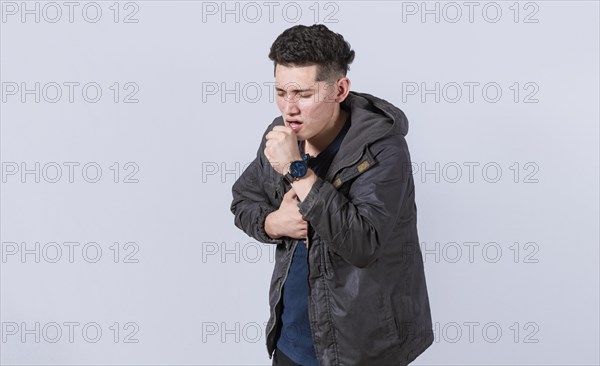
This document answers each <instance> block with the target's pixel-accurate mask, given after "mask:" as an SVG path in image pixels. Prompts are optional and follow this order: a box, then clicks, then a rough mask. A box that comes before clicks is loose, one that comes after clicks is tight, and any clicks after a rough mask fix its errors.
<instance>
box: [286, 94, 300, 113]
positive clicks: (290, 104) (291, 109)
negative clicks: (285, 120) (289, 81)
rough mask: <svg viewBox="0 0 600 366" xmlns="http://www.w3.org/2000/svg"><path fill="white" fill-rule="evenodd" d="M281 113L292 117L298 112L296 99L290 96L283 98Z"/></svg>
mask: <svg viewBox="0 0 600 366" xmlns="http://www.w3.org/2000/svg"><path fill="white" fill-rule="evenodd" d="M283 111H284V112H285V114H287V115H294V114H298V113H299V112H300V109H299V108H298V98H294V97H291V96H288V97H285V98H284V101H283Z"/></svg>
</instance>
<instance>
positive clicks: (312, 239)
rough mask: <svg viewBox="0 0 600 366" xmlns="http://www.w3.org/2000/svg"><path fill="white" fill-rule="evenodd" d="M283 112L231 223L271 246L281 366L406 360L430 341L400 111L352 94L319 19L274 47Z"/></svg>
mask: <svg viewBox="0 0 600 366" xmlns="http://www.w3.org/2000/svg"><path fill="white" fill-rule="evenodd" d="M269 58H270V59H271V60H273V63H274V65H275V72H274V73H275V81H276V85H275V88H276V92H277V96H276V98H277V106H278V107H279V110H280V111H281V116H280V117H277V118H275V120H274V121H273V122H272V123H271V125H270V126H269V127H268V128H267V129H266V131H265V133H264V134H263V139H262V142H261V145H260V147H259V149H258V152H257V157H256V159H254V161H253V162H252V163H251V164H250V165H249V166H248V168H247V169H246V170H245V171H244V173H243V174H242V175H241V176H240V178H239V179H238V180H237V181H236V182H235V184H234V185H233V188H232V193H233V201H232V203H231V211H232V212H233V214H234V215H235V225H236V226H237V227H239V228H240V229H242V230H243V231H244V232H245V233H247V234H248V235H250V236H252V237H253V238H255V239H256V240H258V241H260V242H263V243H272V244H275V245H277V247H276V261H275V267H274V270H273V276H272V279H271V287H270V295H269V298H270V307H271V317H270V319H269V322H268V324H267V329H266V333H267V334H266V339H267V341H266V343H267V350H268V352H269V357H272V358H273V365H405V364H408V363H409V362H411V361H413V360H414V359H415V358H416V357H417V356H418V355H419V354H421V353H422V352H423V351H425V349H427V348H428V347H429V346H430V345H431V343H432V342H433V333H432V330H431V315H430V309H429V300H428V295H427V288H426V283H425V275H424V270H423V261H422V256H421V251H420V248H419V240H418V235H417V209H416V205H415V192H414V183H413V179H412V174H411V164H410V155H409V152H408V147H407V145H406V141H405V139H404V136H405V135H406V133H407V132H408V121H407V119H406V117H405V116H404V113H403V112H402V111H401V110H400V109H398V108H396V107H395V106H393V105H392V104H390V103H388V102H386V101H385V100H382V99H379V98H376V97H374V96H371V95H369V94H364V93H356V92H351V91H350V80H349V79H348V78H347V77H346V75H347V71H348V68H349V67H348V65H349V64H350V63H352V61H353V59H354V51H353V50H351V49H350V45H349V44H348V43H347V42H346V41H345V40H344V38H343V37H342V36H341V35H339V34H336V33H334V32H332V31H330V30H329V29H328V28H327V27H325V26H324V25H313V26H310V27H307V26H302V25H298V26H294V27H292V28H290V29H287V30H286V31H284V32H283V33H282V34H281V35H280V36H279V37H278V38H277V39H276V40H275V42H274V43H273V45H272V47H271V50H270V53H269Z"/></svg>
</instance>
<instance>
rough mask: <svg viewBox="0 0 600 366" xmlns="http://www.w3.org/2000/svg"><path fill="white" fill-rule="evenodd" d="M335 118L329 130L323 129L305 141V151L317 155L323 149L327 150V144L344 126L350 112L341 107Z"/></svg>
mask: <svg viewBox="0 0 600 366" xmlns="http://www.w3.org/2000/svg"><path fill="white" fill-rule="evenodd" d="M336 114H337V116H335V120H334V122H333V124H332V125H331V127H329V128H328V129H327V130H324V131H322V132H321V133H320V134H319V136H315V137H313V138H311V139H309V140H306V141H304V152H305V153H307V154H309V155H310V156H312V157H315V156H317V155H318V154H320V153H321V151H323V150H325V149H326V148H327V146H329V144H330V143H331V142H332V141H333V140H334V139H335V137H336V136H337V135H338V133H339V132H340V131H341V130H342V127H344V123H345V122H346V120H347V119H348V112H346V111H345V110H343V109H342V108H341V107H340V108H339V109H338V112H337V113H336Z"/></svg>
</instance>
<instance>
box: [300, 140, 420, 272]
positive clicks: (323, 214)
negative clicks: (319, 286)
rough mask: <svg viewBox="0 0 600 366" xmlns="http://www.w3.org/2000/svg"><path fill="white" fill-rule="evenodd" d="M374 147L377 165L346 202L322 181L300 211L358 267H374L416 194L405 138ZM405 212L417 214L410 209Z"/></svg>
mask: <svg viewBox="0 0 600 366" xmlns="http://www.w3.org/2000/svg"><path fill="white" fill-rule="evenodd" d="M379 142H380V143H377V142H376V143H375V144H373V145H371V146H372V147H370V148H371V152H372V153H373V156H374V158H375V161H376V164H375V165H374V166H372V167H371V168H369V169H368V170H366V171H364V172H363V173H362V174H361V175H359V176H358V177H357V178H356V179H355V180H354V181H352V182H350V184H351V187H350V191H349V193H348V197H346V196H345V195H344V194H343V193H341V192H339V191H338V190H337V189H336V188H335V187H334V186H333V185H332V184H331V183H329V182H327V181H325V180H323V179H321V178H317V181H316V182H315V184H314V185H313V187H312V188H311V190H310V191H309V193H308V195H307V196H306V197H305V199H304V201H302V202H301V203H300V204H299V205H298V207H299V209H300V213H301V214H302V216H303V218H304V219H305V220H307V221H309V222H310V224H311V226H312V227H313V228H314V230H315V232H316V233H317V234H319V236H320V237H321V239H322V240H323V241H324V242H325V243H327V245H329V246H330V249H332V251H333V252H335V253H336V254H338V255H340V256H341V257H342V258H344V259H345V260H346V261H348V262H349V263H351V264H353V265H355V266H357V267H361V268H362V267H365V266H367V265H369V264H370V263H371V262H373V261H375V259H377V256H378V252H379V249H380V248H381V246H382V244H383V243H385V242H386V238H387V237H388V236H389V235H390V233H391V232H392V231H393V230H394V229H397V228H395V227H394V224H395V223H396V222H397V219H398V217H399V215H400V214H401V210H402V207H403V206H406V205H407V203H408V202H406V197H409V196H410V195H411V194H413V192H411V190H413V189H414V183H413V181H412V172H411V171H410V167H411V165H410V155H409V153H408V147H407V145H406V141H405V140H404V137H402V136H397V135H396V136H390V137H386V138H384V139H382V140H379ZM405 209H407V210H408V209H412V208H410V207H406V208H405Z"/></svg>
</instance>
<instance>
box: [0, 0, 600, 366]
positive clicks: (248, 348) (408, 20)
mask: <svg viewBox="0 0 600 366" xmlns="http://www.w3.org/2000/svg"><path fill="white" fill-rule="evenodd" d="M8 3H10V2H5V1H3V2H2V7H3V8H2V9H3V10H2V11H3V13H2V16H3V18H2V23H1V27H0V29H1V38H0V41H1V48H0V51H1V58H0V60H1V81H2V90H3V98H4V99H3V101H2V104H1V107H2V111H1V126H2V127H1V143H2V147H1V154H2V156H1V160H2V163H3V166H2V171H3V175H4V176H3V179H4V180H3V182H2V190H1V200H2V205H1V231H2V233H1V242H2V261H1V262H0V265H1V266H2V269H1V291H0V295H1V311H0V316H1V322H2V342H0V354H1V357H0V362H1V363H2V364H3V365H4V364H6V365H9V364H10V365H12V364H15V365H24V364H27V365H36V364H55V365H69V364H72V365H75V364H79V365H84V364H115V365H117V364H118V365H126V364H136V365H162V364H181V365H242V364H243V365H246V364H248V365H249V364H253V365H258V364H263V365H266V364H270V360H269V359H268V356H267V352H266V349H265V346H264V341H265V340H264V334H263V331H264V329H263V328H264V323H265V322H266V321H267V318H268V304H267V296H268V283H269V279H270V275H271V270H272V267H273V258H272V247H269V246H267V245H265V244H260V243H255V241H254V240H253V239H251V238H249V237H247V236H246V235H245V234H244V233H243V232H241V231H240V230H238V229H237V228H236V227H235V226H234V225H233V215H232V214H231V212H230V211H229V205H230V202H231V185H232V184H233V182H234V181H235V179H237V177H239V175H240V174H241V171H242V170H243V169H244V168H245V166H247V164H248V163H249V162H250V161H251V160H252V159H253V158H254V156H255V154H256V149H257V147H258V145H259V142H260V141H259V139H260V136H261V135H262V133H263V131H264V129H265V127H266V126H267V125H268V124H269V123H270V122H271V121H272V119H273V118H274V117H276V116H277V115H278V110H277V108H276V105H275V104H274V103H273V102H272V100H270V98H269V88H270V86H269V85H270V84H268V83H270V82H272V81H273V74H272V73H273V69H272V64H271V62H270V61H269V60H268V59H267V54H268V50H269V47H270V46H271V43H272V42H273V41H274V39H275V38H276V37H277V35H279V34H280V33H281V32H282V31H283V30H284V29H286V28H288V27H290V26H293V25H295V24H312V23H314V22H315V21H317V22H321V23H324V24H326V25H328V26H329V27H330V28H331V29H332V30H334V31H336V32H339V33H341V34H343V35H344V37H345V38H346V39H347V40H348V41H349V42H350V43H351V45H352V47H353V49H354V50H355V51H356V59H355V62H354V63H353V64H352V65H351V71H350V73H349V75H348V76H349V78H350V79H351V82H352V90H356V91H361V92H368V93H371V94H374V95H377V96H379V97H382V98H384V99H386V100H388V101H390V102H392V103H394V104H395V105H397V106H398V107H400V108H401V109H403V110H404V111H405V112H406V114H407V116H408V118H409V121H410V131H409V134H408V136H407V141H408V143H409V147H410V151H411V157H412V161H413V162H414V164H415V175H414V177H415V185H416V200H417V206H418V215H419V217H418V220H419V221H418V229H419V235H420V240H421V242H422V247H423V249H424V250H425V252H424V255H425V268H426V275H427V281H428V287H429V296H430V300H431V306H432V315H433V321H434V323H435V328H436V329H435V331H436V340H435V342H434V344H433V345H432V347H431V348H430V349H429V350H427V352H426V353H424V354H423V355H422V356H420V357H419V358H418V359H417V361H416V362H415V364H422V365H447V364H456V365H458V364H462V365H464V364H478V365H492V364H494V365H496V364H521V365H525V364H536V365H541V364H544V365H546V364H548V365H550V364H561V365H562V364H585V365H597V364H598V363H599V362H600V359H599V353H598V344H599V342H600V339H599V328H598V327H599V315H598V312H599V310H598V309H599V296H598V295H599V294H598V291H599V273H598V258H599V252H598V246H599V245H598V244H599V232H598V222H599V210H598V202H599V197H598V190H599V182H598V180H599V179H598V177H599V174H598V170H599V169H598V168H599V161H598V159H599V150H598V145H599V142H598V139H599V128H598V125H599V123H598V122H599V109H598V100H599V99H600V98H599V97H600V96H599V92H598V89H599V87H598V85H599V74H598V73H599V71H598V70H599V58H598V57H599V56H598V55H599V39H598V37H599V20H598V18H599V17H598V14H599V6H598V2H596V1H577V2H576V1H573V2H567V1H536V2H518V3H515V2H512V1H510V2H504V1H500V2H494V3H491V2H474V3H473V4H472V5H464V2H457V3H446V2H427V3H422V2H420V1H419V2H404V3H402V2H368V3H367V2H366V1H351V2H330V3H325V2H322V3H319V4H317V5H315V4H314V3H313V2H296V3H294V4H291V5H290V4H289V3H285V2H273V3H272V4H271V5H268V4H267V5H265V3H264V2H256V3H252V4H250V5H248V3H244V2H238V3H234V2H229V3H227V5H224V4H223V3H221V2H215V3H202V2H199V1H177V2H176V1H172V2H167V1H136V2H131V3H127V2H120V3H117V4H116V6H115V4H114V2H112V1H109V2H103V1H98V2H96V3H95V5H94V4H90V3H88V2H75V4H76V5H74V8H73V9H74V13H73V19H72V22H71V21H70V20H69V14H68V10H69V8H68V7H67V6H66V5H63V2H57V3H55V4H58V5H56V6H55V5H47V3H46V2H37V4H38V6H39V9H40V10H39V15H40V21H39V23H37V22H36V21H35V14H33V15H27V16H26V17H25V21H24V22H23V20H22V18H21V15H22V14H21V13H22V11H23V9H22V5H21V4H22V3H21V2H20V1H19V2H14V3H12V4H16V6H17V10H16V14H15V15H13V13H15V8H14V7H13V5H11V4H8ZM35 4H36V2H27V6H28V7H29V8H30V9H34V13H35V6H36V5H35ZM236 4H237V5H236ZM215 6H216V8H215ZM224 6H227V7H228V9H233V12H232V13H230V14H229V15H225V19H224V21H223V19H221V15H222V14H224V12H223V10H224V9H223V7H224ZM236 6H237V8H236ZM436 6H437V7H438V9H439V13H438V14H439V17H440V18H439V19H438V20H437V21H436V19H435V14H429V15H427V13H426V12H425V13H424V10H426V9H424V8H425V7H427V9H433V10H434V12H435V9H436ZM468 6H473V8H472V9H473V10H474V12H473V17H472V18H471V19H469V7H468ZM57 7H59V8H61V10H62V12H63V13H62V16H61V17H60V18H59V17H58V15H57V14H58V13H56V8H57ZM98 7H99V8H100V9H101V10H102V14H101V15H100V16H99V17H98V19H97V20H98V21H97V22H95V23H92V22H90V21H88V20H95V19H93V18H94V17H96V15H95V13H94V12H95V9H96V8H98ZM111 7H112V8H111ZM269 7H271V8H269ZM284 7H285V9H286V10H287V13H283V12H282V10H283V8H284ZM83 8H85V9H86V11H87V13H86V14H87V16H88V18H87V19H88V20H86V19H85V18H84V17H83V16H82V9H83ZM116 8H118V9H119V10H120V12H119V14H118V18H117V23H115V22H114V16H115V11H114V9H116ZM257 8H259V9H260V10H261V12H262V13H261V14H260V15H259V14H258V13H257V12H256V9H257ZM316 8H318V9H319V14H318V16H317V14H316V13H315V9H316ZM457 8H459V9H460V10H461V11H462V14H461V16H460V17H459V16H458V13H456V10H457ZM484 8H485V9H486V13H485V16H484V15H482V10H483V9H484ZM498 8H499V9H500V10H501V11H502V13H501V14H496V13H495V11H496V9H498ZM236 9H238V10H236ZM269 9H273V10H274V12H273V14H272V18H270V17H269ZM296 9H300V10H301V14H300V15H301V16H300V17H299V19H297V20H296V19H295V16H296V14H295V10H296ZM516 9H519V13H518V14H516ZM212 10H216V11H213V12H212V13H216V14H212V13H211V12H210V11H212ZM130 13H131V14H132V17H131V18H129V19H128V20H129V21H136V20H137V22H132V23H127V22H125V20H126V18H125V15H127V14H130ZM413 13H414V14H413ZM327 14H330V15H331V16H330V17H329V18H326V15H327ZM423 14H425V15H424V16H425V18H424V19H422V18H421V16H422V15H423ZM203 15H204V16H205V18H204V19H203ZM236 16H237V17H239V18H238V19H235V17H236ZM515 16H516V18H515ZM53 19H55V20H57V21H56V22H55V23H52V22H51V21H52V20H53ZM515 20H516V22H515ZM36 82H37V83H40V91H39V93H40V102H39V103H36V102H35V101H34V98H35V95H34V94H23V93H22V92H21V89H22V88H21V87H22V86H25V87H26V88H29V89H33V88H34V87H35V83H36ZM65 82H67V83H68V82H77V83H80V86H79V87H78V88H76V89H75V94H74V95H73V102H72V103H71V102H69V99H68V94H67V92H68V89H67V87H66V86H64V84H63V83H65ZM115 82H119V83H120V84H119V87H120V91H121V93H120V95H119V98H118V102H115V101H114V100H113V97H114V93H113V91H111V89H109V87H110V86H111V85H113V84H114V83H115ZM127 82H131V83H134V84H132V85H133V86H131V87H130V88H129V89H126V88H125V87H124V86H125V83H127ZM15 83H16V84H15ZM21 83H24V84H23V85H22V84H21ZM52 83H58V84H59V85H62V92H63V95H62V98H61V99H60V100H59V101H58V102H56V103H51V102H48V101H46V100H45V99H44V96H45V97H46V98H47V99H52V98H53V97H54V91H55V89H52V88H53V85H55V84H52ZM86 83H98V85H100V87H101V89H102V97H101V98H100V100H99V101H98V102H96V103H91V102H87V101H86V100H85V99H84V98H83V97H82V92H81V86H82V85H84V84H86ZM235 83H239V88H238V90H237V91H235ZM263 83H267V84H266V85H263ZM435 83H439V89H438V90H439V92H438V95H439V98H440V100H439V101H438V102H436V101H435V97H436V95H435V92H434V94H427V93H423V91H422V90H423V89H424V88H425V89H433V88H434V87H435ZM465 83H467V84H465ZM468 83H479V84H478V85H479V86H477V87H476V88H475V89H474V91H475V93H474V94H473V95H472V99H471V100H469V95H468V87H467V86H466V85H475V84H468ZM515 83H519V84H518V87H517V89H518V90H519V91H520V92H519V95H518V97H517V98H516V100H515V99H514V98H515V91H514V90H515V87H514V86H513V85H514V84H515ZM526 83H531V84H526ZM14 85H17V86H18V87H19V89H20V90H19V91H17V92H16V94H14V95H13V93H12V92H11V90H13V89H11V86H14ZM94 85H95V84H94ZM214 85H217V86H218V87H219V90H218V91H217V92H216V94H211V93H207V92H208V91H212V90H213V89H210V88H211V87H212V86H214ZM256 85H261V88H260V89H258V90H259V91H260V93H261V94H260V95H259V96H257V94H256V91H257V89H256V88H255V86H256ZM415 85H417V86H418V87H419V91H417V92H414V94H413V93H412V92H411V91H414V89H411V88H413V87H414V86H415ZM456 85H459V86H460V87H461V91H462V96H461V98H460V99H459V100H458V101H456V102H452V101H454V100H453V99H454V98H455V97H456V88H455V86H456ZM484 85H487V89H486V94H482V88H483V86H484ZM135 86H137V88H138V90H137V93H136V94H135V96H134V98H136V99H137V100H138V102H137V103H123V99H124V98H125V96H126V95H127V94H129V92H132V91H133V90H134V89H133V88H134V87H135ZM494 86H496V87H499V89H500V90H501V92H502V95H501V98H500V99H499V100H498V101H497V102H495V103H494V102H492V101H490V100H491V99H493V98H494V97H495V90H496V89H494ZM511 86H513V87H512V88H513V89H511ZM223 87H224V88H228V89H232V90H234V91H233V92H231V93H229V94H227V93H224V90H223V89H224V88H223ZM44 88H45V89H44ZM88 92H89V94H87V95H86V96H87V97H93V96H94V95H93V94H94V93H92V92H90V90H88ZM531 93H533V95H530V96H529V98H527V96H528V95H529V94H531ZM22 96H23V97H24V98H25V101H24V102H23V101H22V100H21V97H22ZM236 97H237V98H239V101H236V100H235V99H236ZM222 98H224V101H223V100H222ZM422 98H424V99H422ZM525 101H529V102H531V103H525ZM115 162H117V163H118V164H119V165H118V168H116V166H114V165H113V164H115ZM22 163H23V164H25V165H23V166H21V164H22ZM36 163H39V164H40V172H39V173H38V174H37V178H39V182H36V174H34V173H32V174H26V175H25V176H23V177H22V176H21V174H20V173H21V171H20V169H21V168H22V167H25V168H26V169H30V170H35V164H36ZM69 163H74V164H75V163H77V164H79V165H78V166H74V173H75V174H74V176H73V179H72V182H71V181H70V180H69V174H68V173H69V171H68V164H69ZM87 163H92V164H91V166H92V167H93V166H99V167H100V168H101V169H102V176H101V177H100V178H99V180H98V181H97V182H96V183H90V182H87V181H86V180H85V179H84V177H83V176H82V167H83V166H84V165H85V164H87ZM127 163H131V164H130V165H127V166H126V165H125V164H127ZM515 163H517V165H515ZM65 164H67V165H65ZM436 164H439V165H437V167H438V168H436ZM486 164H487V165H486ZM526 164H528V165H526ZM56 165H58V166H60V167H62V176H61V177H60V178H58V179H57V181H56V182H55V183H52V182H51V180H52V178H53V177H54V176H55V173H56V170H55V168H56ZM111 166H112V167H113V168H112V170H111ZM469 166H471V167H473V174H472V176H470V175H469ZM484 166H485V169H483V168H484ZM14 167H18V169H19V171H18V172H17V174H14V175H13V174H9V172H10V171H11V169H13V168H14ZM136 167H137V170H135V169H136ZM457 167H459V168H461V175H460V176H457ZM115 168H116V170H117V171H119V173H120V174H119V176H118V178H117V177H115V174H114V173H115ZM417 168H418V169H417ZM498 168H500V169H501V174H502V175H501V176H498V177H497V178H496V170H497V169H498ZM423 169H429V170H430V171H432V172H430V173H428V174H423ZM436 169H437V172H436ZM517 172H518V175H516V173H517ZM130 173H132V174H131V175H130V176H129V179H126V176H127V175H128V174H130ZM94 175H95V173H94V169H90V170H87V175H86V176H85V178H87V179H88V180H89V179H90V178H94ZM115 180H116V182H115ZM135 180H137V182H135ZM126 181H128V182H126ZM494 181H495V182H494ZM36 242H38V243H39V247H38V248H39V249H36V244H35V243H36ZM69 242H75V243H78V246H77V245H76V244H68V243H69ZM90 242H94V243H97V244H89V245H87V246H86V251H85V252H82V248H83V247H84V246H85V245H86V243H90ZM12 243H16V244H12ZM21 243H25V244H24V245H25V246H22V244H21ZM114 243H117V244H114ZM127 243H134V244H130V245H129V246H126V245H127ZM69 245H71V248H73V257H72V258H69V250H68V249H69ZM98 247H99V248H100V249H101V250H102V252H101V255H99V256H98V258H96V259H94V258H95V257H96V252H95V251H96V249H95V248H98ZM56 248H61V253H62V256H61V257H60V258H57V257H56V254H57V252H56ZM111 248H112V249H111ZM116 248H119V250H118V253H119V254H120V256H119V258H115V254H116V253H117V250H116ZM136 248H137V249H136ZM22 249H29V250H30V252H29V254H25V256H24V257H22ZM470 249H471V250H470ZM126 254H131V256H130V257H129V258H128V259H126V258H125V255H126ZM36 256H37V257H38V258H37V259H38V260H39V263H38V262H36ZM91 260H97V261H96V262H95V263H90V262H88V261H91ZM115 260H116V262H117V263H115ZM53 261H54V262H55V263H53ZM69 322H73V325H72V328H69V325H68V324H70V323H69ZM114 323H118V325H116V328H115V325H114ZM36 324H37V325H36ZM111 327H112V328H111ZM84 328H85V329H86V332H83V333H82V331H83V329H84ZM98 328H99V329H101V331H102V333H101V334H96V333H95V331H96V330H97V329H98ZM69 329H74V332H73V334H72V338H71V339H70V337H69ZM116 329H119V330H120V331H119V332H118V334H117V332H116ZM57 330H60V331H61V332H62V333H60V334H59V333H57ZM127 335H129V336H130V337H129V338H128V337H126V336H127Z"/></svg>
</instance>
